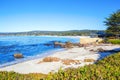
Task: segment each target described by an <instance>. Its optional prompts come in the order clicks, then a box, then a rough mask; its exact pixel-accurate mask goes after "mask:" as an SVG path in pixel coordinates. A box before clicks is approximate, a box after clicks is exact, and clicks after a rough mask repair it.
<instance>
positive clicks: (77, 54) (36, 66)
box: [0, 44, 120, 74]
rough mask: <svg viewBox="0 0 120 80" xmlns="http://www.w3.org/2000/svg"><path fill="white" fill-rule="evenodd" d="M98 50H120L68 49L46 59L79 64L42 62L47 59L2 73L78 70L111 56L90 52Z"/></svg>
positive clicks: (18, 66)
mask: <svg viewBox="0 0 120 80" xmlns="http://www.w3.org/2000/svg"><path fill="white" fill-rule="evenodd" d="M98 48H103V49H105V50H112V49H116V48H120V46H119V45H105V44H102V45H97V46H93V45H91V46H88V47H86V48H84V47H80V48H78V47H74V48H71V49H66V50H64V51H58V52H54V53H52V54H50V55H48V56H45V57H57V58H60V59H72V60H79V61H80V63H79V64H70V65H65V64H63V62H62V61H57V62H55V61H53V62H41V61H43V59H44V58H45V57H42V58H38V59H34V60H29V61H25V62H22V63H18V64H15V65H11V66H7V67H4V68H0V71H15V72H18V73H21V74H28V73H43V74H48V73H49V72H57V71H58V70H59V69H60V68H62V69H66V68H70V67H72V68H77V67H81V66H84V65H89V64H93V63H94V61H91V62H85V59H93V60H95V61H97V60H99V59H100V57H102V58H104V57H106V56H108V55H110V54H108V53H105V52H104V53H98V52H93V51H90V50H91V49H94V50H97V49H98Z"/></svg>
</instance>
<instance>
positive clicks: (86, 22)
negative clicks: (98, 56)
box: [0, 0, 120, 32]
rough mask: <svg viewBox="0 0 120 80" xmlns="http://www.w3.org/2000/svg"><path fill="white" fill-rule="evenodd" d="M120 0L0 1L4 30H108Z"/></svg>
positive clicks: (0, 19) (0, 29)
mask: <svg viewBox="0 0 120 80" xmlns="http://www.w3.org/2000/svg"><path fill="white" fill-rule="evenodd" d="M118 9H120V0H0V32H23V31H32V30H48V31H66V30H82V29H91V30H92V29H93V30H96V29H97V30H105V29H106V28H107V27H106V26H104V23H103V21H104V20H105V17H108V16H109V14H111V13H113V12H115V11H116V10H118Z"/></svg>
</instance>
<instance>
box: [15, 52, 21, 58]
mask: <svg viewBox="0 0 120 80" xmlns="http://www.w3.org/2000/svg"><path fill="white" fill-rule="evenodd" d="M13 56H14V57H15V58H23V54H21V53H15V54H14V55H13Z"/></svg>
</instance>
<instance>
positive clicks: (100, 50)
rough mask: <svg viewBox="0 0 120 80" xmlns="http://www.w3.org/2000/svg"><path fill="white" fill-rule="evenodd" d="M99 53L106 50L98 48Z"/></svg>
mask: <svg viewBox="0 0 120 80" xmlns="http://www.w3.org/2000/svg"><path fill="white" fill-rule="evenodd" d="M97 51H98V52H104V51H105V50H104V49H103V48H98V49H97Z"/></svg>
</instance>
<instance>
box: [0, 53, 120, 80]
mask: <svg viewBox="0 0 120 80" xmlns="http://www.w3.org/2000/svg"><path fill="white" fill-rule="evenodd" d="M119 79H120V53H116V54H112V55H110V56H108V57H106V58H104V59H102V60H100V61H98V62H97V63H95V64H92V65H87V66H84V67H80V68H76V69H74V68H69V69H66V70H64V71H63V70H62V69H60V70H59V71H58V72H57V73H49V74H48V75H44V74H40V73H39V74H37V73H33V74H18V73H15V72H6V71H0V80H119Z"/></svg>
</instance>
